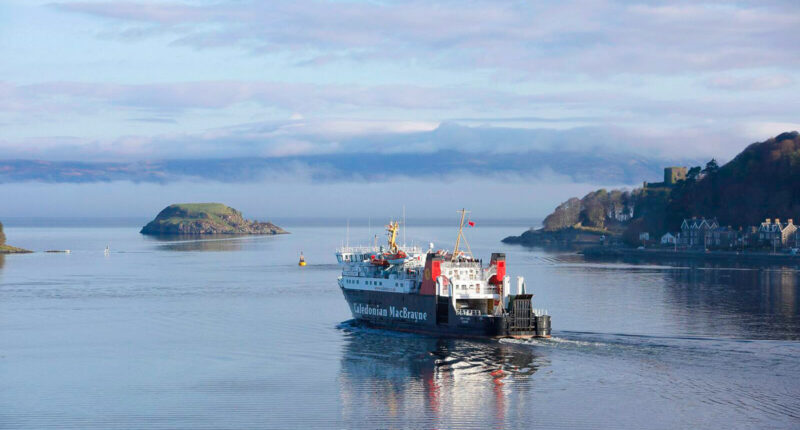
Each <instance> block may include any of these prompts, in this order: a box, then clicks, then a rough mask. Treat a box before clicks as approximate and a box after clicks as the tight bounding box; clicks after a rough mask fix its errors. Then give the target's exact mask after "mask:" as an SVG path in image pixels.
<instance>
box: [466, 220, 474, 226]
mask: <svg viewBox="0 0 800 430" xmlns="http://www.w3.org/2000/svg"><path fill="white" fill-rule="evenodd" d="M467 224H469V226H470V227H475V223H474V222H472V220H468V221H467Z"/></svg>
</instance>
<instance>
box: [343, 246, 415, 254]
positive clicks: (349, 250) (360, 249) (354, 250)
mask: <svg viewBox="0 0 800 430" xmlns="http://www.w3.org/2000/svg"><path fill="white" fill-rule="evenodd" d="M399 248H400V250H402V251H404V252H405V253H406V254H422V253H423V250H422V248H420V247H419V246H400V247H399ZM380 251H381V250H380V248H379V247H375V246H343V247H341V248H339V249H337V250H336V252H338V253H340V254H366V253H370V252H380ZM384 251H386V249H384Z"/></svg>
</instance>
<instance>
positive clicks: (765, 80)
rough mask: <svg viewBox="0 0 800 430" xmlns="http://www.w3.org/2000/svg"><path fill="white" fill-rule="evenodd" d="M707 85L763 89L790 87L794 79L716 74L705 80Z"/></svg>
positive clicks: (735, 88) (745, 89) (752, 89)
mask: <svg viewBox="0 0 800 430" xmlns="http://www.w3.org/2000/svg"><path fill="white" fill-rule="evenodd" d="M705 84H706V86H707V87H709V88H712V89H718V90H728V91H763V90H775V89H781V88H786V87H790V86H792V85H793V84H794V79H793V78H792V77H791V76H787V75H767V76H754V77H750V76H746V77H737V76H716V77H713V78H709V79H708V80H706V81H705Z"/></svg>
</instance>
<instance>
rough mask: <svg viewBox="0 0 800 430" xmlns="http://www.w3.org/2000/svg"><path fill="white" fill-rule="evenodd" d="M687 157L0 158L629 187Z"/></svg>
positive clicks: (78, 176)
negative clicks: (548, 179) (514, 178)
mask: <svg viewBox="0 0 800 430" xmlns="http://www.w3.org/2000/svg"><path fill="white" fill-rule="evenodd" d="M688 161H696V160H685V159H678V160H676V159H669V158H663V157H647V156H641V155H636V154H631V153H627V152H613V151H578V150H560V149H553V150H530V151H525V152H521V153H520V152H515V153H477V152H465V151H454V150H440V151H432V152H406V153H378V152H375V153H334V154H320V155H303V156H285V157H261V158H259V157H248V158H227V159H174V160H154V161H133V162H79V161H41V160H0V183H3V182H23V181H42V182H71V183H86V182H108V181H134V182H157V183H165V182H171V181H177V180H182V179H187V178H189V179H192V178H197V179H208V180H214V181H221V182H249V181H254V180H261V179H263V178H264V177H265V175H268V174H276V173H277V174H287V173H288V174H292V173H301V174H302V175H304V176H308V177H310V178H311V179H312V180H315V181H349V180H358V181H363V180H364V179H366V180H383V179H390V178H393V177H431V176H435V177H441V176H442V175H464V174H471V175H477V176H489V175H497V174H508V173H510V174H514V175H519V176H523V177H541V176H552V175H557V176H564V177H568V178H569V179H571V180H573V181H576V182H585V183H586V182H588V183H596V182H597V181H598V180H599V181H602V182H605V183H620V184H628V183H635V182H638V181H639V178H642V177H651V176H654V175H658V174H659V172H660V170H661V166H664V165H667V164H676V163H685V162H688Z"/></svg>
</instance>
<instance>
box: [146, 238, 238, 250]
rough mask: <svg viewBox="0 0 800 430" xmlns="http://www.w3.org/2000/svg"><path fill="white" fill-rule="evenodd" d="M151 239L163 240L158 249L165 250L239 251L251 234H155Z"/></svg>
mask: <svg viewBox="0 0 800 430" xmlns="http://www.w3.org/2000/svg"><path fill="white" fill-rule="evenodd" d="M149 238H150V239H151V240H153V241H156V242H161V243H160V244H159V245H158V249H161V250H164V251H239V250H241V249H242V245H243V243H244V241H246V240H249V239H252V238H253V236H251V235H230V234H228V235H223V234H218V235H202V236H198V235H176V236H154V237H149Z"/></svg>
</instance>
